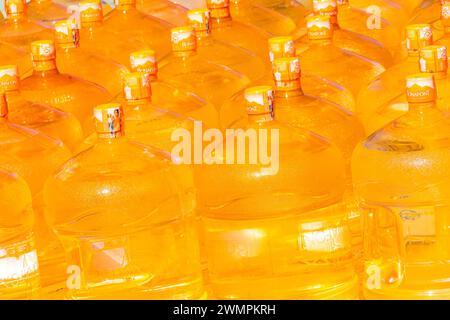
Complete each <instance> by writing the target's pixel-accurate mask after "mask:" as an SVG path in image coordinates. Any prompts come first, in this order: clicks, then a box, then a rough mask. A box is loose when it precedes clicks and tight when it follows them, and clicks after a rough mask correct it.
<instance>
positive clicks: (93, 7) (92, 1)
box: [79, 0, 103, 25]
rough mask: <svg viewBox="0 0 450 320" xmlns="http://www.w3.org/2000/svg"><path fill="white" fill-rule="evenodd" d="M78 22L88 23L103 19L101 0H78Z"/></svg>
mask: <svg viewBox="0 0 450 320" xmlns="http://www.w3.org/2000/svg"><path fill="white" fill-rule="evenodd" d="M79 7H80V22H81V24H82V25H83V24H89V23H92V22H102V21H103V9H102V2H101V0H85V1H81V2H80V5H79Z"/></svg>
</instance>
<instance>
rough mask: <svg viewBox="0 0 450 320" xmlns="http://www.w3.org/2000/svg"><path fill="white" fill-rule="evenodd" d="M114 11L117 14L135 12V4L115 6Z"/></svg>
mask: <svg viewBox="0 0 450 320" xmlns="http://www.w3.org/2000/svg"><path fill="white" fill-rule="evenodd" d="M115 10H116V12H117V13H120V14H127V13H128V12H130V11H133V10H136V4H135V3H126V4H119V5H117V6H116V9H115Z"/></svg>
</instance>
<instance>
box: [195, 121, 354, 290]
mask: <svg viewBox="0 0 450 320" xmlns="http://www.w3.org/2000/svg"><path fill="white" fill-rule="evenodd" d="M243 128H244V130H245V129H270V130H273V129H278V130H279V151H280V152H279V171H278V172H276V173H275V172H270V171H265V170H264V169H263V167H264V168H265V169H267V166H263V165H260V164H240V165H219V164H218V165H202V166H196V167H195V175H194V177H195V182H196V185H197V187H198V212H199V214H200V215H201V217H202V240H203V244H204V250H205V253H206V257H207V261H208V273H209V280H210V285H211V291H212V296H213V297H214V298H219V299H224V298H227V299H230V298H233V299H256V298H257V299H261V298H262V299H272V298H274V299H318V298H325V299H326V298H329V299H333V298H336V299H351V298H355V297H357V291H358V290H357V282H356V277H355V272H354V268H353V261H352V254H351V236H350V231H349V228H348V225H347V224H346V222H345V221H346V219H345V216H346V210H345V207H344V206H343V205H342V202H341V200H342V194H343V191H344V185H343V181H344V178H343V175H344V162H343V159H342V158H341V156H340V154H339V151H338V150H337V149H336V148H335V147H331V146H330V145H329V144H328V143H327V142H325V141H324V140H322V139H321V138H318V137H317V136H315V135H312V134H310V133H308V132H306V131H301V130H299V129H293V128H290V127H285V126H283V125H281V124H279V123H278V122H276V121H275V120H272V121H261V122H254V121H250V122H249V123H248V124H247V125H246V126H244V127H243ZM268 136H269V139H268V143H269V145H270V143H271V142H270V141H271V139H272V138H271V134H270V133H269V134H268ZM224 143H225V142H224ZM223 145H224V144H222V146H223ZM242 151H244V152H245V155H246V157H247V159H248V157H249V148H248V145H247V146H246V148H245V149H244V150H240V148H239V149H237V148H236V145H235V154H237V152H242ZM330 159H333V160H330ZM325 163H326V164H325ZM211 177H214V178H213V179H211ZM294 181H295V183H294ZM236 186H239V188H236ZM312 195H314V196H312ZM318 239H322V240H318ZM324 239H327V240H324Z"/></svg>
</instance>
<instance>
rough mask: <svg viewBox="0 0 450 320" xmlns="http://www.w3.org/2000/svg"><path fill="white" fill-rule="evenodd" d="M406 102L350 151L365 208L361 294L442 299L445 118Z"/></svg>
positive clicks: (448, 292)
mask: <svg viewBox="0 0 450 320" xmlns="http://www.w3.org/2000/svg"><path fill="white" fill-rule="evenodd" d="M409 109H410V111H409V112H408V113H406V114H405V115H403V116H401V117H400V118H398V119H396V120H395V121H394V122H391V123H389V124H388V125H386V126H385V127H383V128H382V129H380V130H378V131H376V132H375V133H374V134H372V135H371V136H370V137H369V138H368V139H367V140H366V141H364V142H363V143H362V144H361V145H359V146H358V147H357V149H356V150H355V152H354V155H353V161H352V167H353V181H354V189H355V193H356V194H357V195H358V196H359V199H360V201H361V212H363V213H364V216H365V227H364V232H365V234H364V236H365V249H366V251H365V258H366V263H365V266H366V273H367V275H366V278H365V279H364V282H363V284H364V287H365V288H364V289H365V296H366V297H367V298H371V299H448V298H449V296H450V284H449V281H448V274H449V271H450V269H449V263H448V261H449V256H448V250H447V245H448V211H447V207H448V202H449V200H448V197H449V193H448V192H449V190H450V187H449V185H448V183H447V181H449V179H448V178H447V175H448V174H447V170H446V168H447V167H448V161H449V159H450V154H449V152H448V150H449V148H448V147H449V146H448V141H449V136H450V132H449V127H450V119H449V118H448V117H447V116H445V115H443V114H442V113H441V112H440V111H438V110H437V109H436V108H435V107H433V106H431V105H430V104H417V105H416V104H415V105H411V104H410V106H409Z"/></svg>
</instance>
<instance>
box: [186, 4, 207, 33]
mask: <svg viewBox="0 0 450 320" xmlns="http://www.w3.org/2000/svg"><path fill="white" fill-rule="evenodd" d="M187 18H188V22H189V25H190V26H191V27H193V28H194V29H195V32H203V33H206V34H209V33H210V32H211V23H210V20H211V13H210V12H209V10H208V9H196V10H189V11H188V13H187Z"/></svg>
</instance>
